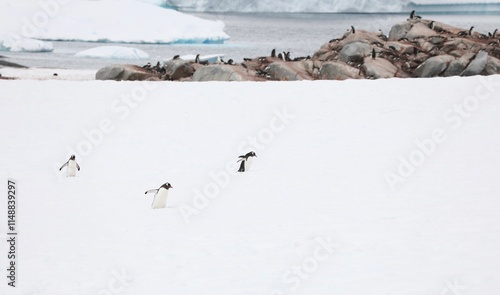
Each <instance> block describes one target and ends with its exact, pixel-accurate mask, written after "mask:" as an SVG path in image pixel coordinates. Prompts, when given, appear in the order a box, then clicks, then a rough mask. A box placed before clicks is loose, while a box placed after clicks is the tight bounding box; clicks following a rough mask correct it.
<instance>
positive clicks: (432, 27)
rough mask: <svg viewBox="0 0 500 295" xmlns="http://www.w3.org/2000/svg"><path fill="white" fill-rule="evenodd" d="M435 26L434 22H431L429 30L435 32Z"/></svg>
mask: <svg viewBox="0 0 500 295" xmlns="http://www.w3.org/2000/svg"><path fill="white" fill-rule="evenodd" d="M434 26H435V25H434V21H431V22H430V23H429V29H431V30H434Z"/></svg>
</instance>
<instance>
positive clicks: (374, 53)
mask: <svg viewBox="0 0 500 295" xmlns="http://www.w3.org/2000/svg"><path fill="white" fill-rule="evenodd" d="M375 57H377V53H376V52H375V48H373V49H372V58H373V59H375Z"/></svg>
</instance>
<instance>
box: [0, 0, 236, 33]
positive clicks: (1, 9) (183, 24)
mask: <svg viewBox="0 0 500 295" xmlns="http://www.w3.org/2000/svg"><path fill="white" fill-rule="evenodd" d="M139 24H140V25H139ZM223 30H224V23H222V22H221V21H209V20H204V19H201V18H198V17H195V16H191V15H187V14H184V13H181V12H178V11H175V10H170V9H164V8H161V7H157V6H154V5H150V4H146V3H143V2H138V1H133V0H121V1H118V0H101V1H62V0H59V1H56V0H49V1H35V0H22V1H19V0H4V1H2V2H1V3H0V32H4V33H9V34H17V35H19V36H23V37H26V38H35V39H44V40H69V41H74V40H78V41H92V42H95V41H99V42H106V41H107V42H125V43H223V42H224V40H227V39H228V38H229V36H228V35H227V34H226V33H224V31H223Z"/></svg>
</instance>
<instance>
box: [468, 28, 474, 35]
mask: <svg viewBox="0 0 500 295" xmlns="http://www.w3.org/2000/svg"><path fill="white" fill-rule="evenodd" d="M472 29H474V26H472V27H470V29H469V36H471V35H472Z"/></svg>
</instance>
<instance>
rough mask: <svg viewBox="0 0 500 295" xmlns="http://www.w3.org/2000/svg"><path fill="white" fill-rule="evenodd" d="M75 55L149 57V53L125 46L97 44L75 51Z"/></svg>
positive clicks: (112, 57) (114, 57)
mask: <svg viewBox="0 0 500 295" xmlns="http://www.w3.org/2000/svg"><path fill="white" fill-rule="evenodd" d="M75 56H76V57H92V58H111V59H149V54H147V53H146V52H144V51H142V50H140V49H137V48H133V47H125V46H99V47H95V48H91V49H87V50H83V51H80V52H77V53H76V54H75Z"/></svg>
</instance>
